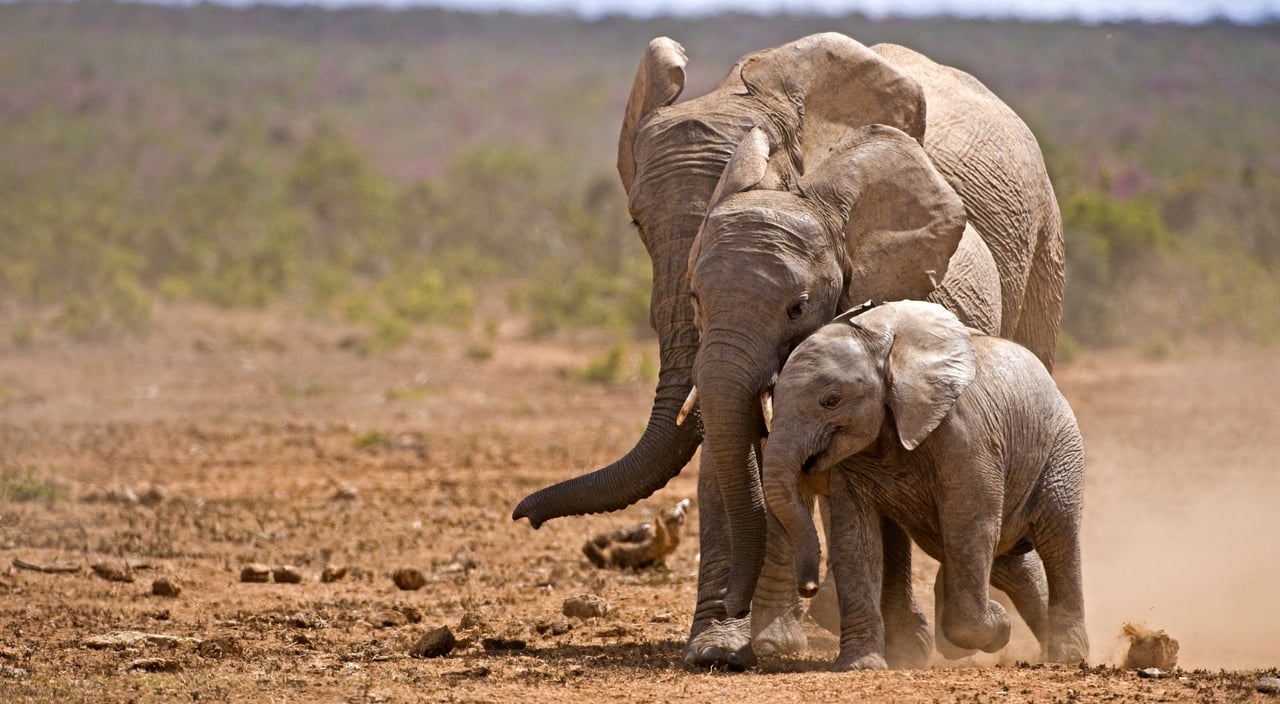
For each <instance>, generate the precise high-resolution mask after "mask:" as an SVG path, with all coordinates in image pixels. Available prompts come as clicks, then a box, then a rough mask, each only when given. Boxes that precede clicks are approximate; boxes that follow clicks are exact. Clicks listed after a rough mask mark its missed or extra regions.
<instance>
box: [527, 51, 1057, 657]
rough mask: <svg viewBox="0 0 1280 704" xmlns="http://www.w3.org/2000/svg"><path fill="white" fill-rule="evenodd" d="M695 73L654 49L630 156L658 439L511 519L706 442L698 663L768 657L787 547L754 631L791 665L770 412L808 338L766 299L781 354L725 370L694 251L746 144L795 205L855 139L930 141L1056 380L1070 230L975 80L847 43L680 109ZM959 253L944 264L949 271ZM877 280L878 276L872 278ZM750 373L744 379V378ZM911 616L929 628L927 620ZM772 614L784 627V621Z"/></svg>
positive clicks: (694, 635) (762, 327) (557, 511)
mask: <svg viewBox="0 0 1280 704" xmlns="http://www.w3.org/2000/svg"><path fill="white" fill-rule="evenodd" d="M684 65H685V56H684V53H683V50H682V49H681V48H680V46H679V45H678V44H676V43H675V42H673V41H671V40H669V39H665V38H660V39H655V40H654V41H653V42H651V43H650V45H649V48H648V51H647V52H646V54H645V57H644V58H643V60H642V61H641V64H640V67H639V69H638V70H637V73H636V78H635V83H634V84H633V86H632V91H631V95H630V98H629V100H628V103H627V108H626V113H625V117H624V120H623V127H622V132H621V135H620V137H619V144H618V172H619V175H620V177H621V179H622V183H623V186H624V187H625V188H626V190H627V193H628V198H629V203H630V209H631V213H632V216H633V218H634V219H635V221H636V225H637V227H638V229H639V232H640V236H641V238H642V239H643V241H644V243H645V245H646V247H647V249H648V251H649V254H650V256H651V258H652V261H653V294H652V302H651V309H650V314H651V322H652V324H653V327H654V329H655V330H656V331H657V333H658V338H659V345H660V355H661V370H660V374H659V381H658V386H657V391H656V394H655V398H654V405H653V409H652V411H651V414H650V418H649V423H648V425H647V427H646V429H645V431H644V434H643V435H642V436H641V438H640V440H639V441H638V442H637V444H636V446H635V447H634V448H633V449H632V450H631V451H630V452H628V453H627V454H626V455H625V456H624V457H622V458H620V459H619V460H618V461H617V462H615V463H614V464H611V465H609V466H607V467H604V468H602V469H600V470H597V471H596V472H593V473H590V474H587V475H584V476H581V477H577V478H575V479H572V480H569V481H566V482H563V483H561V484H557V485H555V486H552V487H548V488H546V489H543V490H541V491H539V492H536V493H534V494H532V495H530V496H529V497H526V498H525V499H524V500H523V501H522V502H521V503H520V504H519V506H517V508H516V510H515V512H514V514H513V517H514V518H516V519H519V518H522V517H528V518H529V520H530V523H531V524H532V525H534V526H535V527H537V526H539V525H541V524H542V523H543V522H545V521H547V520H550V519H552V518H555V517H559V516H568V515H579V514H585V513H594V512H600V511H610V510H616V509H619V508H623V507H625V506H627V505H629V504H631V503H634V502H635V501H637V500H639V499H642V498H644V497H646V496H648V495H650V494H651V493H652V492H654V491H656V490H657V489H658V488H660V487H661V486H663V485H664V484H665V483H666V482H667V481H669V480H670V478H671V477H673V476H674V475H675V474H677V473H679V471H680V470H681V469H682V468H683V466H684V465H685V464H686V463H687V462H688V460H689V458H690V457H692V455H693V452H694V451H695V450H696V449H697V447H698V444H699V442H701V441H703V438H704V436H705V439H706V442H705V444H704V446H703V459H702V463H703V466H702V468H701V471H700V474H699V480H698V501H699V513H700V517H701V521H700V526H699V532H700V541H701V550H702V560H701V563H700V572H699V587H698V603H697V608H696V610H695V613H694V620H693V625H692V627H691V629H690V641H689V645H688V647H687V649H686V662H690V663H691V664H695V665H703V666H716V665H727V666H729V667H744V666H747V665H750V663H751V661H752V659H753V657H754V655H753V654H752V653H751V649H750V646H749V643H750V632H749V631H748V630H747V629H748V625H747V624H748V621H747V620H746V618H745V617H746V615H747V605H748V596H749V595H751V594H752V587H753V585H755V583H756V581H757V578H758V576H759V574H760V569H761V565H762V564H763V559H762V557H761V555H762V553H763V550H764V545H765V534H766V531H767V532H768V534H769V539H770V541H771V542H770V545H771V546H772V545H776V546H777V547H771V548H770V554H771V557H770V560H769V562H768V563H767V564H765V565H764V567H765V578H764V579H763V580H760V585H759V588H758V589H756V590H755V593H754V602H753V606H754V607H755V609H756V612H757V615H759V614H761V613H764V614H768V617H766V618H755V619H751V621H752V622H753V623H752V625H753V626H754V630H756V631H757V632H760V631H762V630H768V631H769V632H770V636H769V638H770V639H771V641H772V643H773V644H774V649H776V650H791V649H794V648H795V647H796V646H797V644H802V643H803V641H804V638H803V634H802V633H801V632H800V622H799V617H800V614H801V610H800V602H799V601H798V600H797V599H796V598H795V596H794V594H795V591H794V584H793V583H792V582H791V580H790V575H789V572H790V570H789V569H786V570H781V571H779V570H778V569H776V567H777V566H778V565H782V564H786V563H787V562H789V560H790V557H789V553H788V552H787V551H788V550H789V546H788V545H787V544H786V543H785V537H784V536H783V535H782V533H781V531H780V530H778V529H777V528H776V525H774V524H768V523H767V521H766V517H765V515H766V512H765V510H764V500H763V495H762V493H761V489H760V482H759V469H758V464H757V457H758V456H759V452H758V445H759V443H758V440H759V438H760V437H761V435H762V422H761V417H760V413H759V410H758V405H757V401H756V399H757V397H758V395H759V392H760V391H762V390H763V389H764V388H765V387H766V386H767V384H768V383H771V382H772V378H773V376H774V375H776V373H777V371H778V369H779V368H780V366H781V363H782V360H783V358H784V357H785V350H786V349H789V345H790V344H792V342H791V341H789V340H782V339H775V338H777V337H778V336H780V335H782V334H783V333H784V332H785V333H788V334H790V333H791V332H793V331H794V330H796V329H797V328H795V327H794V326H787V325H785V324H784V321H777V320H773V319H771V318H770V317H767V316H773V318H776V317H777V316H778V315H782V316H784V318H785V316H786V309H787V307H788V304H789V303H790V301H789V300H788V301H783V302H768V304H767V305H768V306H772V307H767V306H766V305H765V304H761V303H757V302H754V301H753V302H751V303H750V304H749V305H747V307H745V308H743V309H742V310H744V311H761V313H760V314H759V315H758V318H757V320H755V321H753V326H752V327H748V328H744V329H748V330H754V331H757V332H758V333H759V335H756V334H754V333H753V334H752V335H751V336H750V337H751V338H752V339H753V340H756V341H755V342H753V345H754V347H753V349H752V350H750V351H752V352H754V351H764V352H766V354H762V355H759V356H754V357H753V356H751V355H748V354H746V353H747V352H748V350H747V349H746V348H745V347H744V348H743V349H742V352H743V354H741V355H739V356H738V358H737V359H733V358H729V357H725V358H723V359H722V360H720V361H718V362H711V361H710V360H711V359H712V358H713V355H709V353H707V351H706V350H707V349H708V348H710V349H712V350H714V349H717V348H718V349H722V350H723V349H726V347H727V346H726V345H724V344H722V342H721V341H717V340H715V339H711V340H700V338H699V333H698V330H697V328H696V326H695V323H694V314H693V310H692V307H691V303H690V289H689V283H688V278H687V276H686V272H687V271H688V265H689V254H690V250H691V247H692V244H693V240H694V237H695V235H696V233H697V232H698V230H699V226H700V225H701V223H702V222H703V220H704V219H705V217H706V215H707V209H708V206H709V205H710V204H711V202H712V193H713V191H714V189H715V188H716V185H717V183H718V181H719V179H720V177H721V176H722V175H723V174H724V173H725V170H726V169H725V167H726V165H727V163H728V161H729V159H730V157H731V156H732V155H733V154H734V152H735V150H737V148H738V146H739V144H740V143H741V142H742V141H743V139H744V138H745V137H746V136H747V135H748V134H749V133H750V131H751V130H752V129H753V128H755V127H759V128H760V129H761V130H762V131H763V132H764V133H765V135H766V136H767V138H768V142H769V144H770V145H771V156H770V162H771V163H770V168H769V170H768V173H769V174H770V178H769V179H768V180H767V182H764V183H758V184H755V185H754V186H753V188H754V189H755V190H761V189H763V188H777V189H786V190H790V189H792V188H793V187H794V186H796V185H797V184H798V183H799V181H800V179H801V178H803V177H804V176H805V175H806V164H808V163H811V162H812V163H816V162H818V161H820V160H821V157H822V156H823V155H824V154H826V153H827V152H828V151H829V150H830V149H831V148H832V147H833V146H834V145H836V144H838V143H839V142H841V141H842V140H845V139H847V138H848V137H849V135H850V132H851V131H852V130H856V129H857V128H860V127H863V126H866V125H874V124H882V125H887V126H891V127H894V128H896V129H898V130H901V131H902V132H903V133H906V134H907V135H909V136H910V137H911V138H913V139H914V140H915V141H917V142H919V143H922V144H923V147H924V152H925V153H926V154H927V155H928V157H929V160H930V161H931V163H932V164H933V166H934V168H935V169H936V170H937V172H938V173H939V174H941V177H942V178H943V179H944V180H946V181H947V182H948V183H949V184H950V185H951V187H952V188H953V189H954V193H955V195H958V196H959V198H960V201H961V202H962V204H963V209H964V218H963V222H962V223H961V230H960V231H961V232H962V233H963V232H964V230H965V227H964V224H965V223H967V224H968V225H969V226H971V228H970V229H972V230H973V231H975V232H976V233H977V234H978V235H979V236H980V237H981V241H982V243H983V244H985V245H986V249H987V250H988V251H989V253H990V255H991V257H992V260H993V261H994V265H995V267H996V269H997V272H998V277H999V288H1000V296H999V301H1000V306H1001V311H1000V312H999V313H998V314H995V313H990V314H989V315H988V318H991V319H993V320H998V321H999V324H998V329H999V332H1000V333H1001V334H1002V335H1005V336H1008V337H1012V338H1013V339H1017V340H1020V341H1022V342H1023V343H1024V344H1026V345H1027V346H1028V347H1030V348H1031V349H1032V350H1033V351H1035V352H1036V354H1037V356H1039V357H1040V359H1041V360H1042V361H1043V362H1044V364H1045V365H1046V366H1050V365H1051V364H1052V359H1053V350H1054V347H1055V345H1056V341H1057V333H1058V322H1059V318H1060V311H1061V291H1062V280H1063V264H1062V236H1061V224H1060V219H1059V216H1058V211H1057V206H1056V201H1055V200H1054V196H1053V192H1052V187H1051V186H1050V184H1049V181H1048V177H1047V175H1046V174H1045V171H1044V166H1043V161H1042V159H1041V157H1040V152H1039V148H1038V146H1037V144H1036V142H1035V138H1034V137H1033V136H1032V135H1031V133H1030V132H1029V131H1028V130H1027V128H1026V127H1025V125H1023V124H1022V122H1021V121H1020V120H1019V119H1018V118H1017V116H1016V115H1015V114H1013V113H1012V111H1010V110H1009V108H1008V107H1007V106H1005V105H1004V104H1003V103H1001V102H1000V101H999V99H998V98H996V97H995V96H994V95H992V94H991V93H990V92H988V91H987V90H986V89H985V88H984V87H982V86H981V84H979V83H978V82H977V81H976V80H974V79H973V78H972V77H970V76H968V75H967V74H964V73H962V72H959V71H955V70H954V69H950V68H947V67H942V66H938V65H937V64H934V63H933V62H931V61H930V60H928V59H927V58H925V57H923V56H920V55H919V54H916V53H915V52H912V51H910V50H908V49H904V48H902V47H896V46H892V45H879V46H876V47H874V48H873V49H868V48H867V47H865V46H863V45H861V44H858V43H857V42H854V41H853V40H851V39H849V38H847V37H844V36H842V35H838V34H820V35H813V36H810V37H805V38H803V39H800V40H797V41H796V42H792V43H790V44H786V45H783V46H781V47H778V48H776V49H771V50H767V51H762V52H758V53H755V54H751V55H748V56H746V57H744V58H743V59H742V60H740V61H739V62H738V64H737V65H736V66H735V67H734V68H733V70H732V71H731V72H730V74H729V76H728V77H726V78H725V80H724V81H723V82H721V84H720V85H719V86H717V87H716V88H715V89H713V90H712V91H710V92H709V93H707V94H706V95H704V96H701V97H699V98H695V99H692V100H688V101H686V102H683V103H676V102H675V101H676V99H677V97H679V95H680V92H681V91H682V90H683V87H684ZM926 108H927V114H926ZM873 200H874V199H873ZM962 239H964V238H962ZM956 246H962V243H961V245H955V244H953V245H952V247H953V248H954V247H956ZM944 250H945V248H943V249H940V250H938V251H940V252H942V255H943V261H944V262H945V260H946V257H947V256H949V255H948V253H946V252H945V251H944ZM936 253H937V252H935V254H936ZM913 256H914V255H913ZM877 266H878V265H876V264H874V263H868V264H867V266H865V267H863V269H862V270H863V271H874V270H875V269H876V267H877ZM944 273H945V272H944V269H943V268H942V267H939V268H937V269H936V270H935V271H934V272H933V275H934V278H935V279H940V278H941V277H942V276H943V275H944ZM927 293H928V292H927V291H926V292H924V293H922V294H920V295H925V294H927ZM846 299H847V300H846ZM851 302H853V301H852V299H850V298H848V296H847V295H841V296H838V297H837V298H836V299H835V302H833V303H832V304H831V306H830V308H829V309H828V310H827V311H826V313H825V317H823V313H822V311H821V310H820V308H819V307H818V306H811V309H810V310H811V311H812V313H811V315H810V320H811V325H812V327H811V328H810V330H809V331H812V330H813V329H816V327H817V326H818V325H819V324H821V322H825V321H826V320H828V319H830V317H831V316H833V315H834V314H835V313H836V312H837V311H839V310H841V309H842V308H841V307H840V306H841V304H847V303H851ZM773 308H778V309H779V310H778V311H777V312H775V311H774V310H773ZM796 339H799V337H796ZM700 343H701V345H702V350H703V352H702V354H699V349H700ZM730 346H731V345H730ZM779 350H783V353H781V354H779ZM695 356H697V357H698V358H699V359H701V360H703V362H702V365H701V367H700V370H701V371H703V372H704V373H708V374H711V372H712V370H713V369H716V368H718V369H719V370H720V372H721V374H720V378H715V375H714V374H711V376H708V377H707V381H706V383H707V387H706V388H704V389H703V406H702V410H701V419H699V417H698V415H697V414H696V413H695V416H694V418H693V419H692V420H691V421H690V422H686V423H685V424H684V425H683V426H677V425H676V424H675V418H676V416H677V414H678V412H679V409H680V406H681V403H682V401H683V400H684V398H685V396H686V395H687V394H688V393H689V390H690V388H691V387H692V384H693V379H694V360H695ZM735 369H736V370H737V371H738V372H739V373H738V374H737V375H736V376H737V378H734V376H735V375H734V374H731V373H730V372H731V370H735ZM699 420H701V423H700V422H699ZM700 431H701V432H700ZM766 525H767V526H768V528H766ZM775 538H776V539H775ZM777 555H781V556H782V557H777ZM731 573H732V575H733V576H732V581H733V586H732V587H731V586H730V580H731V577H730V575H731ZM907 601H909V598H908V599H907ZM886 602H887V603H888V602H890V600H886ZM910 610H912V613H918V612H916V611H914V606H912V607H911V609H910ZM775 615H776V616H777V618H776V620H777V621H779V622H780V623H777V624H775V623H772V622H771V621H774V620H775V619H774V616H775Z"/></svg>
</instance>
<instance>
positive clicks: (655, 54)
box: [618, 37, 689, 193]
mask: <svg viewBox="0 0 1280 704" xmlns="http://www.w3.org/2000/svg"><path fill="white" fill-rule="evenodd" d="M688 62H689V59H688V57H686V56H685V54H684V47H682V46H680V44H679V43H678V42H676V41H675V40H674V39H669V38H667V37H658V38H656V39H654V40H652V41H650V42H649V48H648V49H646V50H645V52H644V58H642V59H640V67H639V68H637V69H636V80H635V82H634V83H632V84H631V95H630V97H628V98H627V109H626V111H625V112H624V113H623V116H622V133H621V134H619V135H618V176H619V177H620V178H621V179H622V187H623V188H624V189H626V191H627V192H628V193H630V192H631V182H632V181H633V180H634V179H635V175H636V160H635V154H634V146H635V139H636V129H637V127H639V125H640V122H641V121H642V120H643V119H644V118H645V116H646V115H648V114H649V113H651V112H653V111H654V110H657V109H658V108H660V107H664V106H667V105H670V104H672V103H674V102H675V101H676V98H678V97H680V93H681V92H683V91H684V67H685V64H687V63H688Z"/></svg>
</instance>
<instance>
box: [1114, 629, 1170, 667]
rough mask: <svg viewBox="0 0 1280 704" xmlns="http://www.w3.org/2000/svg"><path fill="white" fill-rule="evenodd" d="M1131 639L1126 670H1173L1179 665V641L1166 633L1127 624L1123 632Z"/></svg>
mask: <svg viewBox="0 0 1280 704" xmlns="http://www.w3.org/2000/svg"><path fill="white" fill-rule="evenodd" d="M1121 632H1122V633H1123V634H1124V636H1125V637H1126V638H1128V639H1129V652H1128V653H1127V654H1125V657H1124V667H1125V668H1126V669H1137V670H1143V669H1146V668H1153V667H1154V668H1158V669H1161V670H1172V669H1173V668H1175V667H1177V665H1178V641H1176V640H1174V639H1173V638H1170V637H1169V634H1168V633H1165V632H1164V631H1152V630H1151V629H1149V628H1147V627H1146V626H1144V625H1142V624H1132V623H1126V624H1125V625H1124V629H1123V630H1122V631H1121Z"/></svg>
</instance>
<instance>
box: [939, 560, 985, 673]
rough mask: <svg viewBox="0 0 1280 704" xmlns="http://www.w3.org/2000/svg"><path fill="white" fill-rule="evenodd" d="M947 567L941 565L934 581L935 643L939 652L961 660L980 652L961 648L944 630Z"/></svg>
mask: <svg viewBox="0 0 1280 704" xmlns="http://www.w3.org/2000/svg"><path fill="white" fill-rule="evenodd" d="M945 571H946V568H945V567H943V566H941V565H939V566H938V574H937V576H936V577H934V581H933V622H934V626H933V628H934V632H933V643H934V646H935V647H937V649H938V653H939V654H941V655H942V657H944V658H946V659H948V660H959V659H960V658H967V657H969V656H970V655H973V654H974V653H976V652H978V651H977V650H976V649H974V648H961V647H959V646H957V645H955V644H954V643H952V642H951V641H949V640H947V635H946V634H945V633H943V632H942V622H943V620H944V618H943V616H944V614H945V613H946V610H947V605H946V603H944V602H945V600H944V599H943V598H942V584H943V582H944V578H943V573H944V572H945Z"/></svg>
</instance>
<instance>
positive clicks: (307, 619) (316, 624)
mask: <svg viewBox="0 0 1280 704" xmlns="http://www.w3.org/2000/svg"><path fill="white" fill-rule="evenodd" d="M289 625H290V626H293V627H294V628H320V627H321V626H323V625H324V621H323V620H321V619H320V618H317V617H316V616H313V615H311V614H309V613H307V612H305V611H299V612H297V613H294V614H290V615H289Z"/></svg>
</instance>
